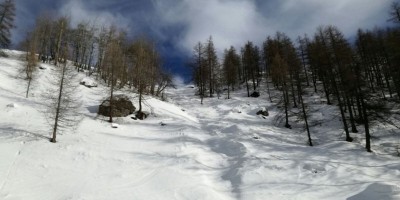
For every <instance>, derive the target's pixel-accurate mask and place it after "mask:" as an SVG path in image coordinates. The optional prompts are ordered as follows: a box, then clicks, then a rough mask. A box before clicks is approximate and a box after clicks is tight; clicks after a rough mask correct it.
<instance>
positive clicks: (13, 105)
mask: <svg viewBox="0 0 400 200" xmlns="http://www.w3.org/2000/svg"><path fill="white" fill-rule="evenodd" d="M17 107H18V105H17V104H15V103H10V104H8V105H7V108H17Z"/></svg>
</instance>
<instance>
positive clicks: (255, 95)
mask: <svg viewBox="0 0 400 200" xmlns="http://www.w3.org/2000/svg"><path fill="white" fill-rule="evenodd" d="M250 96H251V97H254V98H257V97H260V93H259V92H257V91H254V92H253V93H251V95H250Z"/></svg>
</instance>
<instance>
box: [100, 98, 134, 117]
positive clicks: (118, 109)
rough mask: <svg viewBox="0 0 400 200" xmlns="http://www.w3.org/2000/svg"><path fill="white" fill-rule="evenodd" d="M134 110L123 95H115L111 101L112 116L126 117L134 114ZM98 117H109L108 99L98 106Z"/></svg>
mask: <svg viewBox="0 0 400 200" xmlns="http://www.w3.org/2000/svg"><path fill="white" fill-rule="evenodd" d="M135 110H136V108H135V106H133V104H132V102H131V101H130V100H129V98H128V97H127V96H125V95H115V96H113V100H112V116H113V117H126V116H128V115H130V114H133V112H135ZM98 114H99V115H103V116H107V117H109V116H110V98H108V99H106V100H104V101H103V103H102V104H101V105H100V106H99V112H98Z"/></svg>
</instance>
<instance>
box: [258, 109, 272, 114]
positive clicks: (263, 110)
mask: <svg viewBox="0 0 400 200" xmlns="http://www.w3.org/2000/svg"><path fill="white" fill-rule="evenodd" d="M256 114H257V115H262V116H268V115H269V113H268V110H267V109H262V110H259V111H258V112H257V113H256Z"/></svg>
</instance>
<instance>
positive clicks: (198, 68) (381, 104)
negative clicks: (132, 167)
mask: <svg viewBox="0 0 400 200" xmlns="http://www.w3.org/2000/svg"><path fill="white" fill-rule="evenodd" d="M390 21H392V22H394V23H396V24H399V23H400V6H399V4H398V3H393V4H392V7H391V10H390ZM399 35H400V29H399V28H398V27H394V28H375V29H373V30H363V29H359V30H358V32H357V34H356V38H355V41H354V42H350V41H349V40H347V39H346V38H345V36H344V34H343V33H342V32H341V31H340V30H339V29H338V28H337V27H335V26H332V25H328V26H320V27H318V28H317V30H316V32H315V34H314V36H313V37H309V36H307V35H304V36H300V37H298V38H297V39H296V41H293V40H292V39H291V38H290V37H288V36H287V35H286V34H285V33H282V32H277V33H276V34H275V35H274V36H273V37H271V36H268V37H267V38H266V40H265V41H264V42H263V44H262V45H261V46H260V47H258V46H257V45H254V44H253V43H252V42H250V41H249V42H247V43H246V44H245V45H244V46H243V47H242V48H241V49H240V51H239V52H238V50H236V49H235V48H234V47H233V46H232V47H230V48H229V49H226V50H225V51H224V55H223V58H221V59H218V58H217V54H216V50H215V47H214V45H213V41H212V38H211V37H210V39H209V40H207V42H205V43H201V42H199V43H198V44H196V46H195V48H194V51H193V58H192V59H191V66H192V69H193V77H194V82H195V84H196V85H197V86H198V95H199V96H200V97H201V99H202V101H201V102H203V98H204V97H213V94H214V93H215V92H216V91H221V90H226V91H227V98H228V99H229V98H230V91H231V90H234V89H235V88H237V87H239V86H243V85H244V86H245V87H246V90H247V96H249V97H250V96H252V93H253V94H254V93H255V92H258V91H259V90H260V81H261V80H262V78H264V80H266V89H267V93H268V98H269V100H270V101H271V102H273V101H276V103H279V104H280V105H282V106H281V107H282V108H283V112H284V113H285V114H284V115H285V123H284V126H285V127H287V128H291V125H290V121H289V117H290V112H289V111H291V110H293V109H298V111H299V112H298V113H299V115H300V116H301V118H302V119H303V121H304V124H305V129H306V131H307V137H308V143H309V145H310V146H312V145H313V143H312V139H311V134H310V130H309V124H308V120H307V116H308V115H309V114H310V113H309V111H308V109H307V103H306V101H303V100H304V99H305V94H306V92H307V91H310V90H311V89H312V91H313V92H315V93H323V94H324V96H325V99H326V104H328V105H332V104H335V105H337V106H338V109H339V111H340V116H341V122H342V127H343V130H344V132H345V138H344V139H345V140H346V141H348V142H352V141H353V138H352V137H351V133H357V132H358V130H357V124H359V125H363V126H364V131H365V138H366V144H365V147H366V150H367V151H369V152H371V151H372V150H371V135H370V123H371V121H372V120H383V121H384V122H385V123H390V122H388V121H387V120H385V117H384V116H385V114H387V112H389V110H390V109H389V108H390V107H391V106H397V105H398V104H399V102H400V68H399V64H400V37H399ZM271 88H275V89H276V90H277V91H280V94H279V95H278V96H277V95H271V92H270V89H271ZM306 89H308V90H306Z"/></svg>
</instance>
